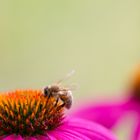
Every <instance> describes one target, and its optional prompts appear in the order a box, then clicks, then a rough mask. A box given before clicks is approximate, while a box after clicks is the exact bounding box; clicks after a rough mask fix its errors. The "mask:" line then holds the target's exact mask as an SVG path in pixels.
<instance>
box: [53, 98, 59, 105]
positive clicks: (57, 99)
mask: <svg viewBox="0 0 140 140" xmlns="http://www.w3.org/2000/svg"><path fill="white" fill-rule="evenodd" d="M58 101H59V96H57V97H56V102H55V104H54V107H56V106H57V104H58Z"/></svg>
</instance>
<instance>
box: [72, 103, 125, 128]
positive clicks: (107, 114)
mask: <svg viewBox="0 0 140 140" xmlns="http://www.w3.org/2000/svg"><path fill="white" fill-rule="evenodd" d="M123 106H124V102H122V101H118V102H116V103H100V104H90V105H87V106H86V105H85V106H84V107H81V109H79V110H77V111H76V112H75V113H74V116H78V117H81V118H84V119H88V120H91V121H94V122H97V123H99V124H102V125H103V126H105V127H107V128H112V127H113V126H114V125H115V124H116V123H117V122H118V121H119V119H120V117H122V115H123V113H124V111H125V110H124V107H123Z"/></svg>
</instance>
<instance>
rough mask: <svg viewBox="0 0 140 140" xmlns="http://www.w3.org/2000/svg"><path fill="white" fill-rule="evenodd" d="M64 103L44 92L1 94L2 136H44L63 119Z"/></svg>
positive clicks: (21, 91)
mask: <svg viewBox="0 0 140 140" xmlns="http://www.w3.org/2000/svg"><path fill="white" fill-rule="evenodd" d="M63 112H64V107H63V106H62V102H61V101H60V100H59V101H58V100H56V99H55V98H54V97H49V98H48V97H45V96H44V94H43V93H42V91H40V90H39V91H37V90H17V91H14V92H9V93H1V94H0V128H1V129H0V135H8V134H20V135H23V136H30V135H38V134H43V133H45V132H46V131H47V130H51V129H54V128H55V127H57V126H58V125H59V124H60V123H61V120H62V119H63Z"/></svg>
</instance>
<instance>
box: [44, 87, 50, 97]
mask: <svg viewBox="0 0 140 140" xmlns="http://www.w3.org/2000/svg"><path fill="white" fill-rule="evenodd" d="M44 94H45V95H46V96H48V95H49V88H48V87H45V88H44Z"/></svg>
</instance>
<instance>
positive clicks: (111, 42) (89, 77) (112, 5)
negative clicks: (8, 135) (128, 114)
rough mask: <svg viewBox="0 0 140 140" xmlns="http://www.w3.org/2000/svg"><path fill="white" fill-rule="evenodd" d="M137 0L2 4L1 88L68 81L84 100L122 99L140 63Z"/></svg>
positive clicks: (76, 95) (139, 4) (32, 0)
mask: <svg viewBox="0 0 140 140" xmlns="http://www.w3.org/2000/svg"><path fill="white" fill-rule="evenodd" d="M139 7H140V1H138V0H117V1H115V0H70V1H68V0H59V1H58V0H51V1H48V0H40V1H36V0H24V1H19V0H12V1H11V0H5V1H1V2H0V90H1V91H7V90H13V89H17V88H18V89H24V88H35V89H38V88H42V87H44V86H46V85H48V84H51V83H54V82H55V81H57V80H59V79H61V78H62V77H64V76H65V75H66V74H67V73H68V72H70V71H71V70H72V69H75V70H76V73H75V75H74V76H72V77H71V79H69V80H68V81H66V82H64V84H66V85H71V84H75V83H76V84H78V85H79V88H78V89H77V90H76V91H75V93H74V98H75V104H78V103H79V102H80V101H81V100H83V99H89V98H91V97H92V98H93V99H94V100H96V99H99V98H101V97H102V98H110V97H119V96H120V95H121V92H119V91H121V90H123V88H124V86H125V83H126V79H127V78H128V75H129V74H128V73H129V72H130V70H131V69H132V68H133V66H134V65H135V64H137V63H139V60H140V53H139V52H140V39H139V37H140V8H139Z"/></svg>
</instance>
